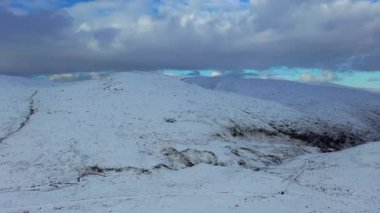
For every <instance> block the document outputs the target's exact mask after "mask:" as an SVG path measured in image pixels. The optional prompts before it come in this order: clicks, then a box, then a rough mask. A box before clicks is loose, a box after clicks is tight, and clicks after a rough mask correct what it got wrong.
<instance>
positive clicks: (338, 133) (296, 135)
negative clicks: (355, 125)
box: [269, 123, 364, 152]
mask: <svg viewBox="0 0 380 213" xmlns="http://www.w3.org/2000/svg"><path fill="white" fill-rule="evenodd" d="M269 125H270V126H271V127H272V128H273V129H275V130H277V131H278V132H279V133H281V134H283V135H286V136H288V137H289V138H291V139H297V140H300V141H303V142H305V143H306V144H308V145H311V146H315V147H318V148H319V149H320V150H321V151H322V152H334V151H339V150H342V149H344V148H348V147H353V146H356V145H359V144H362V143H364V140H363V139H361V138H360V137H358V136H356V135H355V134H353V133H351V132H349V131H347V130H342V129H340V128H337V127H331V128H329V131H321V132H313V131H302V130H297V129H295V128H291V127H289V126H276V125H274V124H271V123H270V124H269Z"/></svg>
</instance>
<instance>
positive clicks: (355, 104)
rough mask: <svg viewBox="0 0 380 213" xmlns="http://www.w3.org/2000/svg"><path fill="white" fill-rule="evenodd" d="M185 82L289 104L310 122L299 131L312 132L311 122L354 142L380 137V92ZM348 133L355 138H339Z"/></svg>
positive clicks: (229, 80)
mask: <svg viewBox="0 0 380 213" xmlns="http://www.w3.org/2000/svg"><path fill="white" fill-rule="evenodd" d="M184 81H186V82H188V83H192V84H197V85H199V86H202V87H204V88H208V89H214V90H221V91H227V92H233V93H237V94H240V95H244V96H249V97H253V98H256V99H260V100H264V101H271V102H275V103H277V104H281V105H284V106H287V107H289V108H291V109H293V110H296V111H298V112H300V113H302V114H303V118H304V119H306V120H308V121H309V122H307V123H308V126H307V130H299V127H297V126H296V127H294V128H296V129H297V131H301V132H305V131H306V132H307V131H310V129H311V128H310V125H312V126H314V127H317V129H316V130H315V129H314V130H312V131H314V132H316V133H319V134H322V135H330V134H333V132H335V133H336V134H338V135H337V136H336V138H338V139H343V140H344V141H349V142H353V143H360V141H373V140H380V122H379V121H380V93H374V92H368V91H362V90H358V89H351V88H344V87H337V86H327V85H325V86H321V85H308V84H302V83H297V82H291V81H281V80H262V79H241V78H236V77H216V78H202V77H197V78H187V79H184ZM314 122H315V123H314ZM312 129H313V128H312ZM347 133H352V135H351V136H350V137H352V138H345V137H339V135H342V134H343V135H347ZM348 135H349V134H348ZM337 142H338V143H339V140H338V141H337ZM336 148H339V147H336Z"/></svg>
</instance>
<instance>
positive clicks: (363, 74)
mask: <svg viewBox="0 0 380 213" xmlns="http://www.w3.org/2000/svg"><path fill="white" fill-rule="evenodd" d="M325 72H326V70H322V69H318V68H289V67H286V66H282V67H273V68H270V69H266V70H256V69H245V70H242V71H240V72H237V71H217V70H211V69H207V70H175V69H170V70H161V71H160V73H162V74H165V75H170V76H177V77H194V76H202V77H215V76H223V75H224V76H225V75H233V76H238V77H241V78H261V79H281V80H288V81H301V77H302V75H303V74H305V73H307V74H309V75H311V76H313V77H315V79H320V78H321V76H323V74H324V73H325ZM330 72H331V73H332V75H333V77H332V78H331V79H322V80H321V81H323V82H324V83H333V84H337V85H343V86H349V87H356V88H365V89H376V90H379V89H380V71H330Z"/></svg>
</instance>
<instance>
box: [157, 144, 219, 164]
mask: <svg viewBox="0 0 380 213" xmlns="http://www.w3.org/2000/svg"><path fill="white" fill-rule="evenodd" d="M162 153H163V154H164V155H165V156H166V158H167V160H168V164H167V165H166V164H165V166H166V167H168V168H170V169H184V168H187V167H193V166H195V165H197V164H200V163H205V164H210V165H215V166H219V165H220V164H219V162H218V157H217V156H216V155H215V154H214V153H213V152H210V151H199V150H195V149H185V150H183V151H178V150H176V149H175V148H173V147H169V148H166V149H163V150H162Z"/></svg>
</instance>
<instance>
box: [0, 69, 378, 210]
mask: <svg viewBox="0 0 380 213" xmlns="http://www.w3.org/2000/svg"><path fill="white" fill-rule="evenodd" d="M219 80H222V79H216V80H215V81H218V82H217V83H216V85H221V84H220V82H219ZM186 81H191V82H192V83H197V84H200V85H203V86H205V87H208V88H214V89H215V88H217V87H214V86H212V87H211V86H210V85H214V80H212V81H210V80H209V79H208V80H207V81H206V80H202V79H193V80H186ZM210 82H211V83H210ZM265 84H266V83H262V84H261V85H260V84H259V85H256V86H255V91H257V92H256V93H252V90H251V87H249V88H248V89H246V88H243V87H241V88H238V87H237V86H240V85H243V84H241V82H236V83H234V84H233V85H235V86H236V87H235V88H237V90H236V91H235V92H239V93H240V92H242V91H243V92H244V91H245V90H246V91H248V92H249V93H246V95H249V96H252V97H248V96H242V95H237V94H234V93H226V92H223V91H215V90H208V89H204V88H201V87H199V86H196V85H191V84H187V83H185V82H182V81H180V80H177V79H174V78H170V77H166V76H162V75H158V74H148V73H138V72H136V73H118V74H113V75H111V76H108V77H105V78H102V79H100V80H89V81H81V82H71V83H51V82H45V81H36V80H30V79H23V78H15V77H7V76H0V88H1V90H0V176H1V178H0V212H23V211H29V212H36V211H37V212H52V211H59V212H75V211H76V212H111V211H112V212H126V211H127V212H156V211H158V210H160V212H251V211H252V210H257V211H258V212H273V211H278V210H281V211H282V212H313V211H314V212H318V211H320V212H336V211H344V212H358V211H363V212H365V211H367V212H374V211H379V210H380V205H379V204H378V202H377V201H378V200H379V199H380V183H379V181H377V180H379V179H380V172H379V165H380V155H379V154H380V149H379V148H380V144H379V143H368V144H365V145H360V146H357V147H354V148H351V149H347V150H343V151H340V152H333V153H321V152H320V151H323V152H327V151H335V150H340V149H343V148H348V147H351V146H352V145H358V144H362V143H364V142H370V141H378V140H379V139H380V137H379V136H380V132H379V128H378V127H379V122H378V121H379V116H380V113H379V109H380V108H379V106H380V100H379V95H378V94H374V93H368V92H361V91H357V90H350V89H342V88H328V89H326V88H324V87H313V89H310V91H309V90H307V89H308V88H309V86H305V85H301V84H294V85H286V86H285V85H283V84H285V83H284V82H268V84H272V85H273V84H274V85H278V87H276V88H277V89H276V88H272V87H270V86H268V85H265ZM288 86H289V89H292V90H294V91H286V89H287V88H288ZM220 88H223V87H220ZM271 88H272V90H270V89H271ZM223 90H228V91H234V90H232V89H231V88H227V89H223ZM298 90H300V91H303V92H302V93H299V92H298V93H297V91H298ZM260 92H262V96H260V95H259V94H258V93H260ZM311 92H315V94H317V95H316V96H313V97H314V98H312V97H310V96H308V95H310V93H311ZM254 94H257V96H255V95H254ZM268 94H272V95H273V97H271V98H268V97H269V96H268ZM289 94H292V97H291V96H290V95H289ZM342 95H343V96H344V97H345V98H338V97H341V96H342ZM315 97H317V101H316V99H315ZM350 99H352V100H350ZM292 100H294V101H293V102H292ZM308 106H310V108H308Z"/></svg>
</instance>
